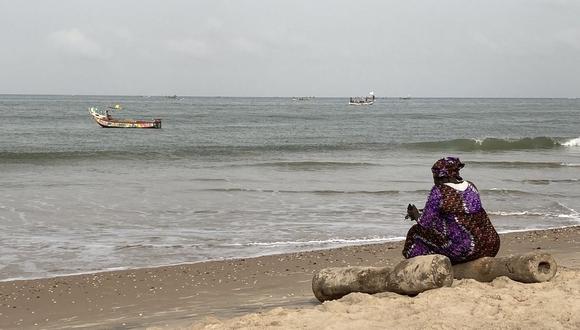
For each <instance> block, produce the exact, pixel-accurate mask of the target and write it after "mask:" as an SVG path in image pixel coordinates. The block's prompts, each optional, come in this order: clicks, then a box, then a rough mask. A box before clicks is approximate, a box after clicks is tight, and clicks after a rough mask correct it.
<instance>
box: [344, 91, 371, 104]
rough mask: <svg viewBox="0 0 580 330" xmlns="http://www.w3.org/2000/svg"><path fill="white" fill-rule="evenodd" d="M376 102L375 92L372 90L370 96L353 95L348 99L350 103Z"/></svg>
mask: <svg viewBox="0 0 580 330" xmlns="http://www.w3.org/2000/svg"><path fill="white" fill-rule="evenodd" d="M374 103H375V92H370V93H369V96H365V97H351V98H350V100H349V101H348V104H349V105H373V104H374Z"/></svg>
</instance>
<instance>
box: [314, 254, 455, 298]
mask: <svg viewBox="0 0 580 330" xmlns="http://www.w3.org/2000/svg"><path fill="white" fill-rule="evenodd" d="M452 283H453V268H452V266H451V261H450V260H449V258H447V257H445V256H442V255H438V254H434V255H427V256H418V257H415V258H411V259H406V260H403V261H401V262H400V263H398V264H397V265H395V267H330V268H324V269H322V270H320V271H318V272H317V273H315V274H314V277H313V278H312V291H313V292H314V296H315V297H316V298H317V299H318V300H319V301H320V302H324V301H326V300H334V299H339V298H341V297H343V296H345V295H347V294H349V293H352V292H362V293H369V294H374V293H379V292H386V291H390V292H396V293H399V294H406V295H416V294H418V293H421V292H423V291H427V290H430V289H436V288H440V287H443V286H450V285H451V284H452Z"/></svg>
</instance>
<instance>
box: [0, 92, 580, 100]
mask: <svg viewBox="0 0 580 330" xmlns="http://www.w3.org/2000/svg"><path fill="white" fill-rule="evenodd" d="M0 96H69V97H70V96H72V97H75V96H112V97H145V98H147V97H165V98H174V97H177V98H183V97H188V98H196V97H197V98H296V97H307V98H327V99H331V98H350V97H360V96H312V95H307V96H304V95H302V96H297V95H294V96H235V95H176V94H173V95H145V94H44V93H40V94H26V93H0ZM375 96H376V95H375ZM376 98H377V99H407V100H408V99H411V100H412V99H578V98H580V97H578V96H568V97H567V96H535V97H530V96H410V97H409V96H403V95H401V96H376Z"/></svg>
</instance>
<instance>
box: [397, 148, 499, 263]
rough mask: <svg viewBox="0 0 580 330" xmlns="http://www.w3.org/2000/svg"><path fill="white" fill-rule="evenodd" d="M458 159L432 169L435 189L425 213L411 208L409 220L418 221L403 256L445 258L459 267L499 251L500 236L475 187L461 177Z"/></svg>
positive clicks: (461, 166) (440, 161)
mask: <svg viewBox="0 0 580 330" xmlns="http://www.w3.org/2000/svg"><path fill="white" fill-rule="evenodd" d="M464 166H465V164H463V163H462V162H461V161H460V160H459V158H455V157H447V158H443V159H439V160H438V161H437V162H436V163H435V164H434V165H433V167H432V168H431V171H432V172H433V181H434V182H435V185H434V186H433V188H432V189H431V193H430V194H429V197H428V199H427V203H426V204H425V208H424V209H423V212H422V213H419V210H417V208H416V207H415V205H411V204H409V206H408V207H407V216H406V217H405V218H411V219H412V220H416V221H417V224H415V225H413V226H412V227H411V229H409V232H408V233H407V239H406V241H405V247H404V248H403V256H405V258H412V257H416V256H420V255H427V254H442V255H445V256H447V257H449V259H450V260H451V262H452V263H454V264H457V263H461V262H466V261H471V260H474V259H477V258H481V257H494V256H495V255H496V254H497V252H498V251H499V235H498V234H497V232H496V231H495V228H494V227H493V225H492V224H491V222H490V220H489V218H488V216H487V213H485V210H484V209H483V207H482V205H481V200H480V198H479V192H478V191H477V188H476V187H475V185H473V183H471V182H468V181H464V180H463V179H462V178H461V176H459V170H460V169H461V168H463V167H464Z"/></svg>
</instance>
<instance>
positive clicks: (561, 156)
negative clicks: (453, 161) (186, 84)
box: [0, 95, 580, 280]
mask: <svg viewBox="0 0 580 330" xmlns="http://www.w3.org/2000/svg"><path fill="white" fill-rule="evenodd" d="M347 101H348V98H314V99H309V100H305V101H293V100H292V99H291V98H198V97H183V98H177V99H171V98H165V97H121V96H19V95H3V96H0V123H1V124H0V226H1V228H2V230H1V231H0V280H6V279H14V278H38V277H50V276H56V275H61V274H74V273H84V272H91V271H101V270H106V269H118V268H138V267H146V266H156V265H169V264H178V263H184V262H197V261H204V260H212V259H222V258H235V257H251V256H257V255H264V254H273V253H279V252H289V251H300V250H312V249H321V248H329V247H335V246H341V245H348V244H364V243H374V242H384V241H388V240H396V239H401V238H402V237H403V236H404V235H405V233H406V231H407V229H408V228H409V227H410V226H411V224H412V223H411V222H410V221H408V220H405V219H404V215H405V212H406V205H407V204H408V203H415V204H417V205H418V206H419V207H421V206H422V205H423V204H424V202H425V199H426V196H427V193H428V191H429V190H430V188H431V186H432V178H431V173H430V167H431V165H432V164H433V163H434V162H435V161H436V160H437V159H439V158H441V157H444V156H447V155H453V156H458V157H460V158H461V159H462V161H463V162H465V163H466V167H465V168H464V170H463V171H462V175H463V177H464V178H465V179H467V180H471V181H473V182H474V183H475V184H476V185H477V187H478V188H479V190H480V192H481V195H482V200H483V204H484V207H485V208H486V210H487V211H488V213H489V214H490V217H491V218H492V221H493V223H494V225H495V226H496V228H497V229H498V230H499V231H501V232H507V231H519V230H531V229H538V228H553V227H563V226H572V225H578V224H580V213H579V211H580V198H579V197H580V100H578V99H410V100H399V99H385V98H383V99H378V100H377V102H376V103H375V104H374V105H373V106H369V107H355V106H348V105H347ZM116 103H119V104H122V105H123V106H124V108H123V110H121V111H119V112H115V113H114V116H117V117H126V118H129V117H135V118H154V117H155V118H162V120H163V128H162V129H160V130H143V129H104V128H100V127H99V126H98V125H97V124H96V123H95V122H94V121H92V119H91V118H90V117H89V114H88V110H87V109H88V108H89V107H91V106H98V107H105V106H107V105H111V104H116Z"/></svg>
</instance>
